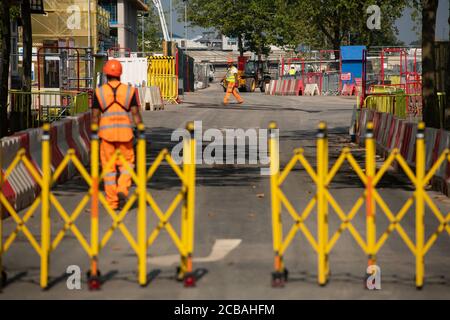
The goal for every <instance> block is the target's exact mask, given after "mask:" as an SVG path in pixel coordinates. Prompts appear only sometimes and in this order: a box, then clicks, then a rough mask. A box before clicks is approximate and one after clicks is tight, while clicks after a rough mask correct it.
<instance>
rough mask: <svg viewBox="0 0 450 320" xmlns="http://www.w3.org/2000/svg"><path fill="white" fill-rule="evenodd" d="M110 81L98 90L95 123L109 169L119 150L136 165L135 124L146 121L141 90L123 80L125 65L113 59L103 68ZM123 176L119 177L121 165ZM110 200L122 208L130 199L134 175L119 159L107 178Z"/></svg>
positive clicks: (101, 152)
mask: <svg viewBox="0 0 450 320" xmlns="http://www.w3.org/2000/svg"><path fill="white" fill-rule="evenodd" d="M103 73H104V74H105V75H106V77H107V79H108V82H107V83H106V84H104V85H102V86H101V87H98V88H97V89H96V90H95V95H94V100H93V105H92V122H93V123H96V124H98V126H99V131H98V136H99V138H100V139H101V143H100V161H101V164H102V167H103V168H106V165H107V163H108V161H109V160H110V159H111V157H113V156H114V153H115V152H116V150H119V151H120V153H121V154H122V155H123V156H124V158H125V160H126V161H127V163H128V164H129V166H130V167H131V168H134V160H135V156H134V149H133V138H134V134H133V124H132V120H133V121H134V123H135V124H136V126H137V125H138V124H140V123H142V117H141V114H140V112H139V108H140V106H139V97H138V93H137V90H136V89H135V88H134V87H133V86H131V85H128V84H124V83H121V82H120V76H121V74H122V65H121V63H120V62H119V61H118V60H109V61H108V62H106V64H105V65H104V67H103ZM116 167H119V176H118V177H117V168H116ZM104 185H105V193H106V200H107V201H108V204H109V205H110V207H111V208H112V209H114V210H119V209H121V208H122V207H123V206H124V205H125V203H126V200H127V197H128V192H129V188H130V186H131V175H130V173H129V172H127V171H126V169H125V167H124V165H123V163H122V162H121V161H117V162H116V163H115V164H114V165H113V166H112V167H111V168H109V170H108V172H106V175H105V177H104Z"/></svg>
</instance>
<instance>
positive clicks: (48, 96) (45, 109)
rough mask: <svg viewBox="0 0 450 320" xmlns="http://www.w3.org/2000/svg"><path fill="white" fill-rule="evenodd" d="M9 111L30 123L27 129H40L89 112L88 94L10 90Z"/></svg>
mask: <svg viewBox="0 0 450 320" xmlns="http://www.w3.org/2000/svg"><path fill="white" fill-rule="evenodd" d="M8 103H9V106H8V109H9V110H8V111H9V112H12V113H18V114H20V115H21V117H22V118H23V119H26V121H27V122H28V123H26V125H25V126H24V127H25V128H34V127H39V125H40V124H43V123H44V122H53V121H57V120H60V119H62V118H65V117H67V116H73V115H76V114H79V113H82V112H86V111H88V110H89V96H88V93H87V92H78V91H44V90H41V91H31V92H24V91H19V90H10V91H9V97H8Z"/></svg>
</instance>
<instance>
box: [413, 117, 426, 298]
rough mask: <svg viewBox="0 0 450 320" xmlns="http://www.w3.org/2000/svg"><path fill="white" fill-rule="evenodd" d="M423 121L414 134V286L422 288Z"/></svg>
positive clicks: (423, 212)
mask: <svg viewBox="0 0 450 320" xmlns="http://www.w3.org/2000/svg"><path fill="white" fill-rule="evenodd" d="M424 177H425V123H424V122H420V123H419V124H418V126H417V134H416V192H415V198H416V288H417V289H419V290H420V289H422V287H423V277H424V273H425V271H424V268H425V266H424V238H425V226H424V215H425V203H424V202H425V197H424V193H425V189H424V184H423V180H424Z"/></svg>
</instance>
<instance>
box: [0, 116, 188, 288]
mask: <svg viewBox="0 0 450 320" xmlns="http://www.w3.org/2000/svg"><path fill="white" fill-rule="evenodd" d="M49 130H50V125H49V124H45V125H44V127H43V135H42V175H41V174H40V173H39V171H38V170H37V169H36V168H35V167H34V164H33V163H32V162H31V160H30V159H28V157H27V155H26V152H25V150H24V149H22V150H20V151H19V152H18V154H17V155H16V157H15V159H14V160H13V162H12V163H11V165H10V166H9V167H8V168H7V170H6V171H5V174H4V176H2V177H1V180H0V186H1V185H2V184H3V183H4V182H5V181H7V180H8V177H9V176H10V174H11V172H12V171H13V170H14V169H15V167H16V166H17V165H18V164H19V163H20V162H22V163H23V164H24V165H25V167H26V168H27V169H28V171H29V173H30V174H31V176H32V177H33V178H34V180H35V181H36V182H37V184H38V185H39V187H40V188H41V193H40V195H39V196H38V197H37V198H36V200H35V201H34V202H33V204H32V205H31V206H30V207H29V208H28V209H27V210H26V211H25V213H24V214H23V215H19V214H18V213H17V211H16V210H15V209H14V208H13V207H12V206H11V204H10V203H9V202H8V200H7V199H6V197H5V195H4V194H3V193H2V192H1V190H2V189H1V188H0V207H1V206H3V207H4V208H5V209H6V211H7V212H8V213H9V214H10V215H11V217H12V219H13V220H14V222H15V223H16V225H17V226H16V228H15V230H14V231H13V232H11V234H9V235H7V236H6V241H5V242H3V238H4V234H3V231H4V230H3V221H2V219H0V272H2V264H1V262H2V260H1V259H2V257H3V255H4V254H5V253H6V252H7V251H8V250H9V249H10V248H11V245H12V244H13V242H14V240H15V239H16V237H17V235H18V234H19V232H22V233H23V234H24V235H25V237H26V238H27V239H28V240H29V242H30V244H31V246H32V247H33V248H34V249H35V251H36V252H37V254H38V255H39V256H40V259H41V261H40V285H41V287H42V288H47V287H48V273H49V267H50V264H49V258H50V254H51V252H52V251H54V250H55V249H56V248H57V247H58V246H59V244H60V243H61V241H62V240H63V239H64V237H65V235H66V234H67V232H68V231H69V230H70V231H71V232H72V233H73V235H74V236H75V238H76V239H77V240H78V242H79V243H80V245H81V247H82V248H83V249H84V251H85V252H86V253H87V255H88V257H89V259H90V265H91V268H90V270H89V272H88V275H89V279H88V284H89V288H90V289H98V288H99V287H100V285H101V281H100V277H99V268H98V256H99V253H100V251H102V250H103V249H104V248H105V246H106V245H107V243H108V241H109V240H110V239H111V236H112V235H113V233H114V232H115V231H116V230H120V232H121V233H122V234H123V236H124V237H125V239H126V240H127V242H128V243H129V245H130V246H131V248H132V249H133V251H134V252H135V254H136V256H137V258H138V268H137V269H138V282H139V284H140V285H141V286H145V285H146V284H147V258H148V257H147V253H148V248H149V247H150V246H152V245H153V244H154V242H155V240H156V238H157V237H158V236H159V234H160V232H161V230H163V229H165V230H166V231H167V232H168V234H169V236H170V237H171V239H172V240H173V242H174V244H175V247H176V248H177V250H178V252H179V253H180V257H181V258H180V267H179V268H178V273H177V277H178V279H179V280H184V284H185V286H194V285H195V276H194V273H193V269H192V255H193V252H194V214H195V170H196V165H195V163H196V160H195V154H196V152H195V139H194V135H193V131H194V126H193V123H188V125H187V130H188V131H189V132H190V137H189V139H185V140H184V142H183V166H182V168H180V166H179V165H177V164H176V162H175V161H174V160H173V159H172V157H171V155H170V153H169V151H168V150H167V149H164V150H162V151H161V152H160V153H159V154H158V156H157V157H156V159H155V161H154V162H153V163H152V164H151V166H150V168H148V170H147V167H146V160H147V152H146V139H145V132H144V125H143V124H141V125H139V126H138V130H139V137H138V142H137V157H136V158H137V162H136V171H134V170H133V168H132V166H131V165H130V164H128V163H127V161H126V160H125V158H124V157H123V155H122V154H121V153H120V152H119V151H118V152H116V153H115V154H114V156H113V157H112V158H111V159H110V161H109V162H108V164H107V165H106V166H105V167H104V168H101V170H100V164H99V138H98V134H97V130H98V126H97V125H92V137H91V172H88V170H87V169H86V168H84V166H83V164H82V163H81V161H80V160H79V159H78V158H77V156H76V153H75V151H74V150H73V149H69V151H68V152H67V154H66V155H65V157H64V159H63V160H62V162H61V163H60V164H59V165H58V167H57V168H55V170H54V172H53V173H52V170H51V159H50V157H51V154H50V152H51V147H50V144H51V141H50V132H49ZM163 161H166V162H167V163H168V165H169V166H170V167H171V168H172V170H173V171H174V173H175V174H176V175H177V176H178V178H179V179H180V181H181V186H182V188H181V191H180V192H178V194H177V195H176V196H175V198H174V199H173V201H172V202H171V204H170V205H169V207H168V209H167V210H166V211H163V210H162V209H161V208H160V207H159V205H158V203H157V202H156V200H155V198H154V196H153V195H152V194H151V192H149V190H148V189H147V183H148V182H149V181H150V180H151V179H152V177H153V175H154V174H155V172H156V170H157V169H158V167H159V166H160V165H161V164H162V163H163ZM70 162H71V163H72V164H73V165H74V166H75V167H76V168H77V170H78V171H79V173H80V175H81V177H82V178H83V179H84V180H85V181H86V183H87V184H88V186H89V191H88V193H87V194H85V195H84V196H83V198H82V199H81V201H80V202H79V204H78V205H77V207H76V208H75V209H74V210H73V212H72V213H69V212H67V211H66V209H65V208H64V206H63V205H62V204H61V203H60V202H59V200H58V199H57V197H56V196H55V194H54V193H52V190H51V188H52V185H53V184H54V183H55V182H56V181H57V180H58V177H59V176H60V175H61V174H62V173H63V172H64V170H65V169H66V168H67V166H68V165H69V163H70ZM117 163H121V164H123V166H124V167H125V169H126V170H127V171H128V172H130V175H131V177H132V181H133V182H134V183H135V184H136V190H135V191H134V193H130V196H129V198H128V201H127V203H126V204H125V205H124V206H123V208H122V209H121V210H120V212H116V211H115V210H113V209H112V208H111V207H110V206H109V205H108V203H107V201H106V198H105V196H104V195H103V193H102V192H100V188H99V185H100V181H101V180H102V179H103V177H104V176H105V174H106V172H108V169H109V168H110V167H111V166H114V165H116V164H117ZM0 167H1V166H0ZM0 176H1V175H0ZM89 200H91V201H90V209H91V217H90V235H83V233H82V232H81V231H80V229H79V228H78V227H77V225H76V221H77V219H78V218H79V216H80V215H81V213H82V211H83V209H84V208H85V207H86V206H87V205H88V204H89ZM136 201H137V205H138V209H137V230H136V234H137V236H136V238H134V237H133V235H132V234H131V232H130V231H129V229H128V228H127V227H126V226H125V224H124V223H123V221H124V219H125V217H126V216H127V214H128V213H129V211H130V208H131V207H132V206H133V204H134V203H135V202H136ZM180 204H181V212H182V214H181V232H180V235H178V234H177V232H176V231H175V229H174V228H173V227H172V225H171V223H170V222H169V219H170V218H171V216H172V214H173V213H174V211H175V210H176V209H177V207H178V206H179V205H180ZM39 205H40V206H41V208H40V209H41V241H40V243H39V241H38V240H37V237H36V236H35V235H33V234H32V232H31V231H30V230H29V228H28V227H27V226H26V223H27V222H28V220H29V219H30V218H31V217H32V216H33V214H34V213H35V212H36V210H37V208H38V207H39ZM100 205H101V206H103V207H104V209H105V210H106V212H107V213H108V215H109V216H110V217H111V218H112V224H111V226H110V227H109V229H108V230H107V231H106V232H105V233H104V234H103V235H101V234H100V231H99V209H100ZM147 205H148V206H150V208H151V209H152V211H153V212H154V213H155V215H156V217H157V218H158V221H159V223H158V225H157V227H156V228H155V229H154V230H153V231H152V232H151V233H150V234H147ZM51 206H53V207H54V208H55V209H56V211H57V212H58V213H59V216H60V217H61V218H62V219H63V220H64V226H63V227H62V228H61V229H60V230H59V231H58V232H56V236H55V237H54V238H52V236H51V224H52V220H51V219H50V208H51ZM2 274H4V273H2ZM0 282H1V281H0Z"/></svg>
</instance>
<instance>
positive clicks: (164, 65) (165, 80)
mask: <svg viewBox="0 0 450 320" xmlns="http://www.w3.org/2000/svg"><path fill="white" fill-rule="evenodd" d="M175 62H176V61H175V58H174V57H166V56H162V57H160V56H151V57H148V75H147V78H148V79H147V80H148V85H149V86H158V87H159V88H160V90H161V95H162V98H163V99H164V100H166V101H168V102H169V103H175V104H177V103H178V76H177V74H176V65H175Z"/></svg>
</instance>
